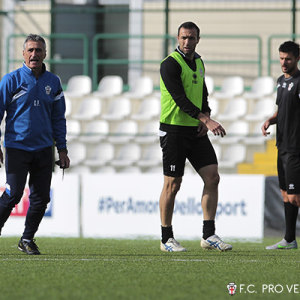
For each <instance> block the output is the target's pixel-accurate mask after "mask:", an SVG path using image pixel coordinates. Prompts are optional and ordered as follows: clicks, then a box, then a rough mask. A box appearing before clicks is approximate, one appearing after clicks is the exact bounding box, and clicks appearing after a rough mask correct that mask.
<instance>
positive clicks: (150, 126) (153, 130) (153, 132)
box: [135, 120, 159, 144]
mask: <svg viewBox="0 0 300 300" xmlns="http://www.w3.org/2000/svg"><path fill="white" fill-rule="evenodd" d="M158 129H159V121H158V120H156V121H148V122H145V123H143V124H142V125H141V129H140V130H139V132H138V133H137V135H136V137H135V141H136V142H137V143H139V144H151V143H153V142H158Z"/></svg>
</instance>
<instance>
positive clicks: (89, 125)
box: [79, 120, 109, 143]
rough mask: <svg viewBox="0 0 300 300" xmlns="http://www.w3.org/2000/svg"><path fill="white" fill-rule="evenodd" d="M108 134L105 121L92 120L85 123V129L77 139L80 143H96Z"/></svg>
mask: <svg viewBox="0 0 300 300" xmlns="http://www.w3.org/2000/svg"><path fill="white" fill-rule="evenodd" d="M108 134H109V123H108V122H107V121H105V120H93V121H89V122H86V123H85V128H84V129H83V130H82V134H81V135H80V137H79V140H80V141H81V142H85V143H98V142H100V141H102V140H104V139H106V137H107V135H108Z"/></svg>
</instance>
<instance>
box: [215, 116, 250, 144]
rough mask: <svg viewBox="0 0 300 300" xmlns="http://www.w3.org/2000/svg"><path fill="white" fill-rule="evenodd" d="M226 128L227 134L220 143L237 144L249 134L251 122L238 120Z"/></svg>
mask: <svg viewBox="0 0 300 300" xmlns="http://www.w3.org/2000/svg"><path fill="white" fill-rule="evenodd" d="M225 130H226V136H225V137H223V138H222V139H220V140H219V143H220V144H232V145H233V144H236V143H238V142H240V141H242V140H243V139H244V138H245V137H246V136H247V135H248V134H249V123H248V122H247V121H244V120H238V121H234V122H232V123H230V124H229V125H228V127H227V128H226V129H225Z"/></svg>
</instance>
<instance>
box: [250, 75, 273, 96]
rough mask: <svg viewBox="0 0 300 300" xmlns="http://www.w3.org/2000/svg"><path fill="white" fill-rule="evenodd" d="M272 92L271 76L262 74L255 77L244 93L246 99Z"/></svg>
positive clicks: (267, 94)
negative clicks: (249, 88)
mask: <svg viewBox="0 0 300 300" xmlns="http://www.w3.org/2000/svg"><path fill="white" fill-rule="evenodd" d="M273 92H274V80H273V78H272V77H271V76H262V77H258V78H256V79H255V80H254V81H253V82H252V85H251V90H250V91H249V92H245V93H244V97H245V98H247V99H258V98H261V97H264V96H269V95H272V93H273Z"/></svg>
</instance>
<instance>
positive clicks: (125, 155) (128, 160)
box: [110, 144, 141, 167]
mask: <svg viewBox="0 0 300 300" xmlns="http://www.w3.org/2000/svg"><path fill="white" fill-rule="evenodd" d="M140 157H141V148H140V146H139V145H137V144H125V145H123V146H122V147H121V148H120V149H119V151H118V152H117V155H116V157H115V159H113V160H112V161H111V162H110V164H111V165H112V166H114V167H126V166H131V165H132V164H134V163H135V162H137V161H138V160H139V159H140Z"/></svg>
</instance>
